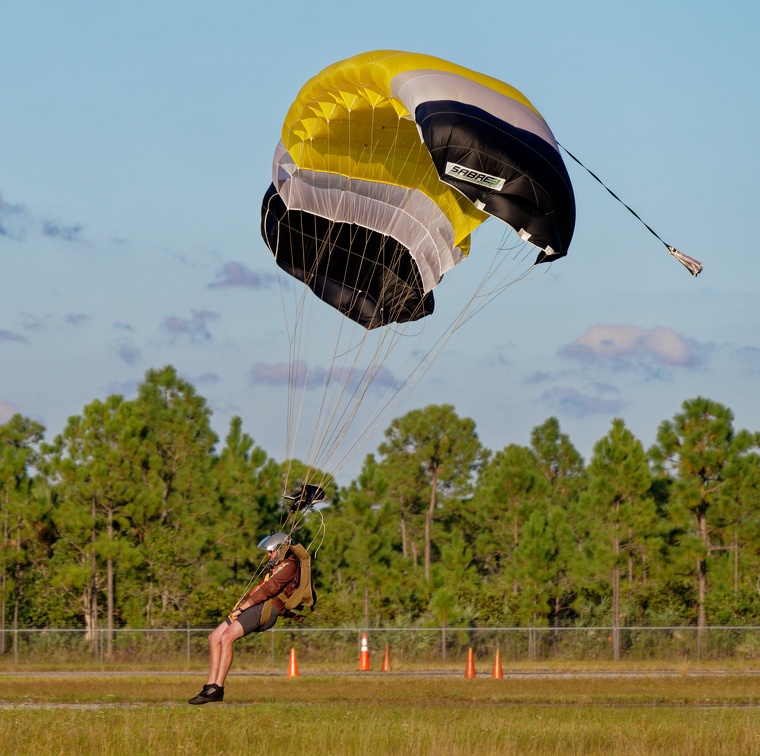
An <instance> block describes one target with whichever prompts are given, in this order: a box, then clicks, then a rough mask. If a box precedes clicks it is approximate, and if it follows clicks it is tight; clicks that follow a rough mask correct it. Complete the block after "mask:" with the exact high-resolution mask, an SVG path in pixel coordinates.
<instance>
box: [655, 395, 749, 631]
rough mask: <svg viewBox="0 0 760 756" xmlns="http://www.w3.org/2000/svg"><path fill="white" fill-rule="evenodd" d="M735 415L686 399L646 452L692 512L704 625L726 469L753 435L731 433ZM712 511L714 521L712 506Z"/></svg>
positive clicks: (710, 403)
mask: <svg viewBox="0 0 760 756" xmlns="http://www.w3.org/2000/svg"><path fill="white" fill-rule="evenodd" d="M733 419H734V416H733V413H732V412H731V410H729V409H728V408H727V407H724V406H723V405H722V404H719V403H718V402H715V401H712V400H710V399H705V398H703V397H697V398H696V399H688V400H686V401H684V403H683V404H682V411H681V412H679V413H677V414H676V415H675V416H674V418H673V420H666V421H664V422H663V423H661V424H660V427H659V429H658V431H657V442H656V444H655V445H654V446H653V447H652V449H651V450H650V456H651V458H652V459H653V461H654V462H655V464H656V465H657V469H658V470H659V471H660V472H661V473H662V474H665V475H670V476H672V477H673V478H674V484H673V496H674V497H675V499H676V500H677V502H678V504H679V505H680V506H681V507H683V508H684V509H685V510H687V511H688V512H690V513H691V514H692V516H693V522H694V525H695V528H696V535H697V537H698V538H699V540H700V542H701V548H700V550H699V552H698V553H697V554H696V578H697V626H698V627H699V628H700V629H703V628H704V627H706V625H707V613H706V598H707V588H708V585H707V578H708V563H707V559H708V557H709V555H710V554H711V553H712V552H713V551H715V550H716V549H717V548H721V547H722V545H721V544H719V543H715V542H714V540H713V539H714V535H716V534H717V533H718V531H719V524H720V520H721V514H722V513H721V512H720V505H721V504H722V503H725V501H726V496H725V494H724V492H723V488H724V486H725V484H726V470H727V468H730V465H732V463H733V462H734V460H735V459H736V458H737V457H740V456H742V455H744V454H746V453H747V451H748V450H750V449H751V448H752V446H753V445H754V443H755V439H754V437H753V436H752V435H751V434H749V433H747V432H746V431H742V432H740V433H738V434H737V433H735V432H734V428H733ZM713 509H716V510H718V511H717V512H716V513H715V515H716V516H715V522H713V518H712V510H713Z"/></svg>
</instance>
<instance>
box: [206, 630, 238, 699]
mask: <svg viewBox="0 0 760 756" xmlns="http://www.w3.org/2000/svg"><path fill="white" fill-rule="evenodd" d="M217 633H218V634H217ZM243 633H244V630H243V626H242V625H241V624H240V623H239V622H237V621H235V622H233V623H232V624H231V625H228V624H227V623H226V622H223V623H222V624H221V625H219V627H217V628H216V630H214V632H213V633H211V635H210V636H209V648H210V655H209V677H208V681H209V683H213V684H214V685H218V686H219V687H220V688H223V687H224V681H225V679H226V677H227V673H228V672H229V671H230V666H231V665H232V644H233V643H234V642H235V641H236V640H238V638H242V637H243ZM215 635H216V637H214V636H215ZM212 638H213V641H212Z"/></svg>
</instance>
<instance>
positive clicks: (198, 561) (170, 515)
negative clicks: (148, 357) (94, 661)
mask: <svg viewBox="0 0 760 756" xmlns="http://www.w3.org/2000/svg"><path fill="white" fill-rule="evenodd" d="M132 404H133V409H134V419H135V422H136V423H138V424H139V437H140V444H139V447H138V449H139V455H140V459H141V462H140V469H141V473H142V481H141V486H140V489H139V490H138V491H137V492H136V495H135V497H134V499H133V502H132V506H131V511H130V516H131V520H132V527H133V529H134V537H135V539H136V541H137V543H138V545H139V548H140V551H141V554H142V557H143V559H144V560H145V566H146V568H147V569H146V574H145V575H144V576H143V579H142V580H141V582H140V583H139V584H137V585H135V586H134V591H135V594H136V595H139V596H140V598H141V600H142V603H143V607H144V617H145V620H146V622H147V624H148V626H152V625H155V624H157V623H158V622H159V621H160V622H161V623H165V622H176V621H177V620H178V619H183V620H187V619H189V617H190V616H191V614H192V612H193V611H197V609H198V607H197V605H196V600H197V599H198V598H199V597H202V598H203V599H204V602H205V601H206V597H207V593H206V591H207V586H208V584H209V583H211V584H212V585H213V590H217V586H218V579H217V576H216V574H215V567H216V565H217V564H218V563H219V559H220V557H221V545H222V543H224V541H225V538H226V535H227V534H226V522H225V519H224V517H223V516H222V514H221V510H220V505H219V497H218V492H217V491H216V489H215V481H214V478H213V474H212V468H213V465H214V446H215V444H216V442H217V437H216V435H215V434H214V433H213V431H212V430H211V425H210V417H211V411H210V410H209V408H208V406H207V404H206V400H205V399H203V398H202V397H200V396H199V395H198V394H197V393H196V391H195V389H194V388H193V386H192V385H191V384H190V383H189V382H187V381H186V380H184V379H182V378H180V377H179V376H178V375H177V372H176V370H175V369H174V368H173V367H171V366H167V367H164V368H162V369H161V370H149V371H148V372H147V373H146V375H145V380H144V381H143V383H142V384H141V385H140V387H139V389H138V395H137V398H136V399H135V400H134V402H133V403H132ZM222 603H223V602H222Z"/></svg>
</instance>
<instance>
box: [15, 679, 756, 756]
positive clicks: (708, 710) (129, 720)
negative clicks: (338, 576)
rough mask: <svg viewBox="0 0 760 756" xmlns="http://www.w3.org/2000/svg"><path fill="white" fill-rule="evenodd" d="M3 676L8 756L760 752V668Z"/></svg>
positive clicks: (480, 754)
mask: <svg viewBox="0 0 760 756" xmlns="http://www.w3.org/2000/svg"><path fill="white" fill-rule="evenodd" d="M203 682H205V680H204V679H203V674H202V673H198V674H195V675H189V674H187V673H178V672H177V673H175V672H164V673H135V672H129V671H123V672H120V673H113V672H95V671H90V672H84V673H73V672H57V673H44V672H34V673H23V672H22V673H13V674H11V673H0V685H1V688H0V752H2V754H45V756H49V755H50V754H76V755H77V756H85V755H86V754H113V755H114V756H119V755H121V754H129V755H130V756H137V755H139V754H243V753H251V752H254V753H255V752H259V751H261V752H264V753H299V752H303V751H304V750H305V751H306V752H308V753H310V754H316V755H321V754H362V756H368V755H369V754H390V753H393V754H396V755H397V756H398V755H401V754H469V755H470V756H472V755H473V754H476V755H477V756H482V755H483V754H554V753H562V754H584V755H585V754H731V755H732V756H734V755H735V754H760V670H753V669H740V668H731V669H720V668H714V667H680V668H671V669H666V668H663V669H659V670H658V669H648V668H641V667H636V666H625V667H617V666H616V667H607V668H601V667H589V668H583V667H582V666H579V665H574V666H573V667H572V668H558V667H554V668H545V669H537V668H526V669H510V670H505V677H504V679H502V680H492V679H490V676H486V675H485V674H483V675H482V676H479V677H478V678H476V679H474V680H466V679H464V677H463V675H462V674H461V672H460V673H457V672H454V671H450V672H411V671H410V672H408V673H403V674H396V673H390V674H389V673H385V674H383V673H374V672H373V673H355V672H347V673H341V674H325V673H322V672H320V673H317V674H304V673H303V672H302V675H301V677H298V678H287V677H286V676H285V675H284V674H283V672H282V671H277V672H275V671H272V672H271V673H269V674H261V673H252V672H237V673H233V674H232V675H231V676H230V678H229V679H228V681H227V685H226V691H225V695H226V700H225V702H224V703H221V704H208V705H205V706H188V705H187V703H186V701H187V699H188V698H190V697H191V696H192V695H194V694H195V693H196V692H197V690H198V689H200V685H201V684H202V683H203Z"/></svg>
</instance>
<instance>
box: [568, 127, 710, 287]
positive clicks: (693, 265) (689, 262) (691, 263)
mask: <svg viewBox="0 0 760 756" xmlns="http://www.w3.org/2000/svg"><path fill="white" fill-rule="evenodd" d="M557 144H558V145H559V146H560V147H562V149H563V150H564V151H565V153H566V154H567V155H568V156H569V157H571V158H572V159H573V160H574V161H575V162H576V163H578V165H579V166H580V167H581V168H583V170H584V171H586V173H588V174H589V175H590V176H591V178H593V179H594V180H595V181H597V182H598V183H599V184H601V185H602V186H603V187H604V188H605V189H606V190H607V191H608V192H609V193H610V194H611V195H612V196H613V197H614V198H615V199H616V200H617V201H618V202H619V203H620V204H621V205H622V206H623V207H624V208H625V209H626V210H628V212H629V213H630V214H631V215H633V217H634V218H636V219H637V220H638V221H639V223H641V224H642V225H643V226H644V228H646V229H647V231H649V233H650V234H652V236H654V237H655V238H656V239H659V241H661V242H662V243H663V244H664V245H665V248H666V249H667V250H668V253H669V254H670V255H672V256H673V257H675V258H676V260H678V262H680V263H681V264H682V265H683V266H684V267H685V268H686V270H688V271H689V273H691V275H692V276H698V275H699V274H700V273H701V272H702V263H701V262H699V260H695V259H694V258H693V257H689V256H688V255H685V254H684V253H683V252H680V251H679V250H677V249H676V248H675V247H673V246H671V245H670V244H668V243H667V242H666V241H665V240H664V239H663V238H662V237H661V236H660V235H659V234H658V233H657V232H656V231H655V230H654V229H653V228H652V227H651V226H650V225H649V224H648V223H646V221H644V220H643V219H642V217H641V216H640V215H639V214H638V213H637V212H636V211H635V210H634V209H633V208H632V207H630V205H627V204H626V203H625V202H623V200H621V199H620V197H618V196H617V194H615V192H613V191H612V189H610V188H609V187H608V186H607V184H605V183H604V181H602V180H601V179H600V178H599V176H597V175H596V174H595V173H594V172H593V171H592V170H591V169H590V168H588V167H586V166H585V165H584V164H583V163H582V162H581V161H580V160H579V159H578V158H577V157H575V155H573V153H572V152H570V150H568V149H567V147H565V146H564V145H563V144H560V143H559V142H557Z"/></svg>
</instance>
